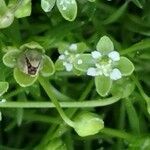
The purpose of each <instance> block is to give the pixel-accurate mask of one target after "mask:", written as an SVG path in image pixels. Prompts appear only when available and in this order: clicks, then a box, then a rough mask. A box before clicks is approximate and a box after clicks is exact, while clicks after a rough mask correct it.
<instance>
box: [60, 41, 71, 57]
mask: <svg viewBox="0 0 150 150" xmlns="http://www.w3.org/2000/svg"><path fill="white" fill-rule="evenodd" d="M68 48H69V44H68V43H65V42H60V43H59V44H58V52H59V53H60V54H63V53H64V52H65V51H66V50H68Z"/></svg>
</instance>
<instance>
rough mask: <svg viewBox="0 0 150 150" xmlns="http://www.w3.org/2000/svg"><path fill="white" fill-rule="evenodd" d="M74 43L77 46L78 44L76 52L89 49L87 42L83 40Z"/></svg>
mask: <svg viewBox="0 0 150 150" xmlns="http://www.w3.org/2000/svg"><path fill="white" fill-rule="evenodd" d="M73 44H76V46H77V50H76V51H75V52H76V53H83V52H85V51H86V50H88V47H87V45H86V44H85V43H83V42H80V43H73Z"/></svg>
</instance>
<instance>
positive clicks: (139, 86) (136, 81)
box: [131, 75, 150, 103]
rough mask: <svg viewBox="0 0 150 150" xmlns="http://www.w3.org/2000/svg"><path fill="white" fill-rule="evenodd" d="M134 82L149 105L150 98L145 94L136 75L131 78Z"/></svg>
mask: <svg viewBox="0 0 150 150" xmlns="http://www.w3.org/2000/svg"><path fill="white" fill-rule="evenodd" d="M131 77H132V80H133V81H134V83H135V84H136V86H137V88H138V90H139V92H140V94H141V96H142V97H143V99H144V100H145V101H146V102H147V103H149V100H150V97H149V96H148V95H147V94H146V93H145V92H144V90H143V88H142V86H141V84H140V83H139V81H138V80H137V79H136V77H135V76H134V75H132V76H131Z"/></svg>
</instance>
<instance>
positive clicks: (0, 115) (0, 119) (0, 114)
mask: <svg viewBox="0 0 150 150" xmlns="http://www.w3.org/2000/svg"><path fill="white" fill-rule="evenodd" d="M0 121H2V113H1V111H0Z"/></svg>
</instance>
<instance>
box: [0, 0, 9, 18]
mask: <svg viewBox="0 0 150 150" xmlns="http://www.w3.org/2000/svg"><path fill="white" fill-rule="evenodd" d="M6 10H7V6H6V3H5V0H0V14H3V13H4V12H5V11H6ZM0 16H1V15H0Z"/></svg>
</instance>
